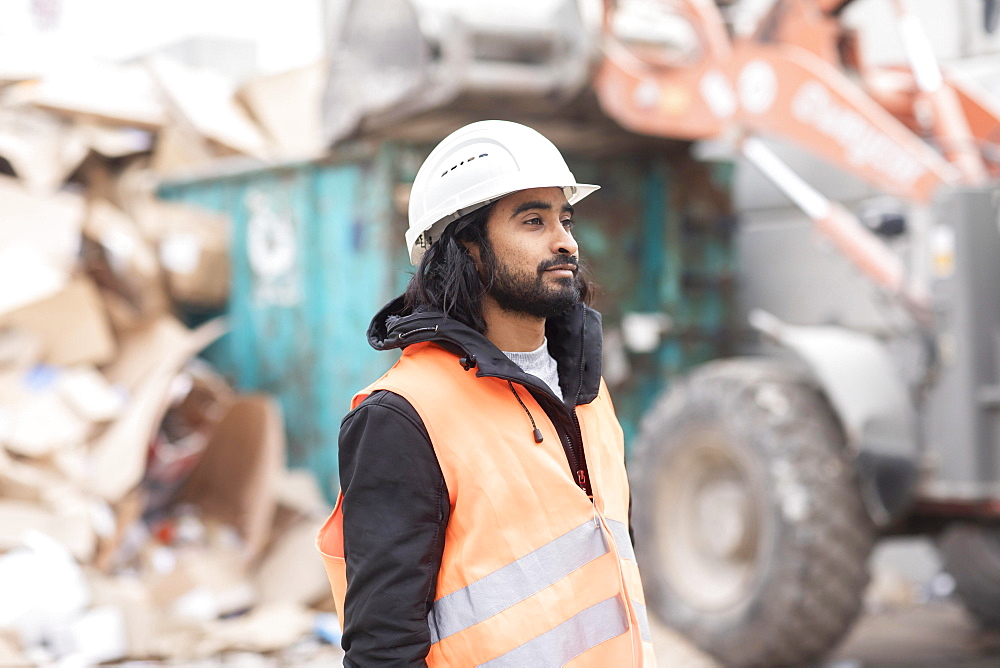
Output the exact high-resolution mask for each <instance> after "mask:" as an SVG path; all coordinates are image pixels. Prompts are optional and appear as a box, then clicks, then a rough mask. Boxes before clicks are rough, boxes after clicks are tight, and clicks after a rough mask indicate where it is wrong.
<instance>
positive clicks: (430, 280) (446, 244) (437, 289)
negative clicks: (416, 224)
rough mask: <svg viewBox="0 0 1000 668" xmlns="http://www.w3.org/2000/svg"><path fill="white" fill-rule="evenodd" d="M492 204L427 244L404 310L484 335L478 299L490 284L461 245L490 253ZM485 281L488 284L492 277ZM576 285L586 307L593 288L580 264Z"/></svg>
mask: <svg viewBox="0 0 1000 668" xmlns="http://www.w3.org/2000/svg"><path fill="white" fill-rule="evenodd" d="M495 204H496V203H493V204H489V205H488V206H485V207H483V208H481V209H477V210H475V211H473V212H471V213H467V214H466V215H464V216H462V217H461V218H459V219H458V220H456V221H455V222H453V223H451V224H450V225H448V227H446V228H445V230H444V232H442V233H441V236H440V237H438V239H437V241H435V242H434V243H433V244H431V246H430V248H428V249H427V251H426V252H425V253H424V255H423V257H422V258H421V260H420V264H419V265H418V266H417V270H416V272H415V273H414V274H413V277H412V278H411V279H410V282H409V284H408V285H407V286H406V292H404V293H403V300H404V301H403V303H404V306H405V308H406V310H408V311H415V310H417V309H420V308H427V307H430V308H435V309H438V310H440V311H441V312H443V313H444V314H445V315H446V316H448V317H449V318H453V319H455V320H458V321H459V322H461V323H463V324H465V325H467V326H468V327H471V328H472V329H474V330H476V331H477V332H479V333H480V334H481V333H483V332H485V331H486V320H485V319H484V318H483V309H482V299H483V296H484V295H485V294H486V293H487V292H488V291H489V289H490V283H489V282H485V283H484V281H483V280H482V278H480V276H479V272H478V271H477V270H476V261H475V258H473V257H472V255H471V254H470V253H469V251H468V249H467V248H466V246H465V244H467V243H469V242H471V243H474V244H476V245H477V246H479V248H480V249H481V253H482V254H483V255H484V256H486V255H488V254H492V253H493V247H492V245H491V244H490V241H489V239H488V238H487V236H486V221H487V220H488V219H489V217H490V213H491V212H492V211H493V207H494V206H495ZM488 280H490V281H491V280H492V277H490V279H488ZM577 283H578V285H579V288H580V301H582V302H583V303H585V304H590V302H591V299H592V296H593V293H594V285H593V283H591V282H590V280H589V278H588V277H587V274H586V268H585V267H584V265H583V263H581V264H580V270H579V273H578V275H577Z"/></svg>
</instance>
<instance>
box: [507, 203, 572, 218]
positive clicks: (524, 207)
mask: <svg viewBox="0 0 1000 668" xmlns="http://www.w3.org/2000/svg"><path fill="white" fill-rule="evenodd" d="M531 209H542V210H543V211H549V210H551V209H552V205H551V204H549V203H548V202H544V201H542V200H540V199H534V200H529V201H527V202H521V203H520V204H518V205H517V208H516V209H514V213H512V214H510V217H511V218H513V217H514V216H516V215H517V214H519V213H524V212H525V211H530V210H531ZM562 210H563V213H568V214H570V215H573V207H572V206H570V205H569V204H563V206H562Z"/></svg>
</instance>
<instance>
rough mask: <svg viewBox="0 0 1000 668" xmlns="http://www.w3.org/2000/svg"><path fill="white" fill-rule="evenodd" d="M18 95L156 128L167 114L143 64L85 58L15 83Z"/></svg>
mask: <svg viewBox="0 0 1000 668" xmlns="http://www.w3.org/2000/svg"><path fill="white" fill-rule="evenodd" d="M14 89H15V94H16V95H17V97H18V100H19V101H21V102H23V103H30V104H31V105H32V106H34V107H37V108H39V109H46V110H50V111H52V112H56V113H59V114H62V115H66V116H72V117H74V118H86V119H93V120H98V121H101V122H104V123H110V124H113V125H125V126H128V127H134V128H140V129H145V130H155V129H157V128H159V127H160V126H162V125H163V123H164V121H165V113H164V109H163V103H162V102H161V101H160V99H159V95H158V91H157V89H156V87H155V86H154V84H153V82H152V80H151V79H150V76H149V73H148V72H147V71H146V69H145V68H144V67H142V66H141V65H125V66H119V65H111V64H104V63H93V62H85V61H81V62H78V63H76V64H73V65H70V64H67V65H65V66H63V67H61V68H59V69H56V70H53V71H50V72H48V73H47V75H46V76H45V77H44V78H42V79H40V80H38V81H32V82H25V83H23V84H18V85H17V86H14Z"/></svg>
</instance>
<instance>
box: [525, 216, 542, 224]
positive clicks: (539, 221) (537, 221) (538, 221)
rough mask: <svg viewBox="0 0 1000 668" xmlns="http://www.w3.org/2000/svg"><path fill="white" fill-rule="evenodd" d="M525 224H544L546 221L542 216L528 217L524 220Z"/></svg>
mask: <svg viewBox="0 0 1000 668" xmlns="http://www.w3.org/2000/svg"><path fill="white" fill-rule="evenodd" d="M524 224H525V225H543V224H544V223H542V219H541V218H537V217H536V218H528V219H527V220H526V221H524Z"/></svg>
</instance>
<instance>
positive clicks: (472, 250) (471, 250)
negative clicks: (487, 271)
mask: <svg viewBox="0 0 1000 668" xmlns="http://www.w3.org/2000/svg"><path fill="white" fill-rule="evenodd" d="M458 243H460V244H462V246H463V247H465V251H466V252H467V253H468V254H469V255H471V256H472V259H473V261H475V263H476V271H478V272H479V273H482V271H483V260H482V256H481V254H480V252H479V244H477V243H476V242H475V241H471V240H464V241H459V242H458Z"/></svg>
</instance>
